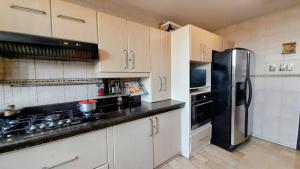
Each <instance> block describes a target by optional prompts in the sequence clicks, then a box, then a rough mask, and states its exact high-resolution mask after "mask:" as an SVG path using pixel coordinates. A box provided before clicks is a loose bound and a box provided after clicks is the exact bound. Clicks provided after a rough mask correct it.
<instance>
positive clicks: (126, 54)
mask: <svg viewBox="0 0 300 169" xmlns="http://www.w3.org/2000/svg"><path fill="white" fill-rule="evenodd" d="M124 54H125V69H128V51H127V50H126V49H124Z"/></svg>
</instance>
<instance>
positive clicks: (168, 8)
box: [69, 0, 300, 31]
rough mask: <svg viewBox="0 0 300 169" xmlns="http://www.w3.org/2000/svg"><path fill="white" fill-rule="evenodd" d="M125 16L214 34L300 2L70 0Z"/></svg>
mask: <svg viewBox="0 0 300 169" xmlns="http://www.w3.org/2000/svg"><path fill="white" fill-rule="evenodd" d="M69 1H72V2H74V3H80V4H84V5H86V6H90V7H94V8H98V9H101V10H104V11H111V12H112V13H113V12H114V13H118V15H126V17H129V18H130V17H133V18H138V17H139V16H138V15H141V16H142V18H143V19H149V18H151V17H152V18H155V19H152V20H157V21H158V20H159V21H160V22H161V21H165V20H172V21H174V22H176V23H178V24H181V25H186V24H189V23H190V24H194V25H197V26H200V27H202V28H206V29H208V30H211V31H215V30H217V29H220V28H223V27H226V26H229V25H231V24H235V23H238V22H241V21H244V20H247V19H250V18H254V17H257V16H261V15H265V14H268V13H272V12H275V11H278V10H282V9H285V8H288V7H291V6H295V5H297V4H300V0H69Z"/></svg>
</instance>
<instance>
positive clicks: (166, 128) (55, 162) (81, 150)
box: [0, 109, 181, 169]
mask: <svg viewBox="0 0 300 169" xmlns="http://www.w3.org/2000/svg"><path fill="white" fill-rule="evenodd" d="M180 119H181V109H178V110H173V111H170V112H166V113H162V114H159V115H156V116H151V117H147V118H143V119H139V120H135V121H131V122H128V123H123V124H120V125H116V126H113V127H110V128H107V129H102V130H99V131H95V132H90V133H87V134H82V135H79V136H74V137H70V138H66V139H63V140H59V141H55V142H50V143H46V144H42V145H39V146H34V147H29V148H26V149H21V150H17V151H13V152H8V153H4V154H0V169H19V168H22V169H54V168H55V169H153V168H156V167H157V166H159V165H161V164H162V163H164V162H165V161H167V160H168V159H170V158H171V157H173V156H174V155H176V154H178V153H180V137H181V127H180V126H181V124H180V121H181V120H180Z"/></svg>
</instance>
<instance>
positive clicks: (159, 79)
mask: <svg viewBox="0 0 300 169" xmlns="http://www.w3.org/2000/svg"><path fill="white" fill-rule="evenodd" d="M150 58H151V76H150V80H149V82H148V80H146V81H145V83H146V84H145V86H147V88H148V89H149V92H150V93H149V96H145V99H144V100H145V101H149V102H157V101H161V100H167V99H170V98H171V92H170V91H171V34H170V33H168V32H166V31H161V30H159V29H155V28H150Z"/></svg>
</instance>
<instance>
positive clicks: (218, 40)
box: [212, 34, 223, 51]
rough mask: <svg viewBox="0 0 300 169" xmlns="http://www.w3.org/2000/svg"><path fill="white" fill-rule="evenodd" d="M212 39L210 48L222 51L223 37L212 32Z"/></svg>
mask: <svg viewBox="0 0 300 169" xmlns="http://www.w3.org/2000/svg"><path fill="white" fill-rule="evenodd" d="M212 37H213V38H212V40H213V43H212V44H213V46H212V50H215V51H222V49H223V45H222V43H223V39H222V37H220V36H218V35H216V34H212Z"/></svg>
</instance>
